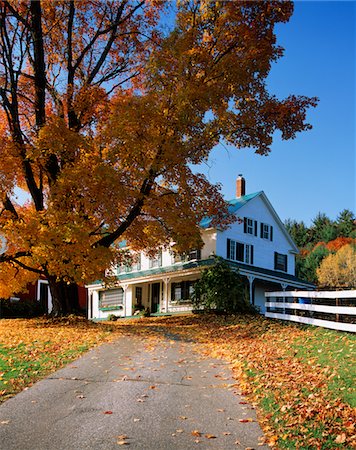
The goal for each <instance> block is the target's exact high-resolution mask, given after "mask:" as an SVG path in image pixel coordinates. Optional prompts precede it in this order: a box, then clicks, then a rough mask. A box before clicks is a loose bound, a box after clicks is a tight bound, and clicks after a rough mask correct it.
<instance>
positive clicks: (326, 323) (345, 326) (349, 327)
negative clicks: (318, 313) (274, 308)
mask: <svg viewBox="0 0 356 450" xmlns="http://www.w3.org/2000/svg"><path fill="white" fill-rule="evenodd" d="M265 316H266V317H268V318H270V319H281V320H290V321H291V322H299V323H305V324H308V325H315V326H318V327H324V328H330V329H332V330H339V331H350V332H352V333H356V325H355V324H353V323H343V322H332V321H330V320H321V319H313V318H311V317H302V316H294V315H289V314H278V313H271V312H266V313H265Z"/></svg>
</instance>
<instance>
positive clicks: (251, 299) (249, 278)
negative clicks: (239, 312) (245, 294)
mask: <svg viewBox="0 0 356 450" xmlns="http://www.w3.org/2000/svg"><path fill="white" fill-rule="evenodd" d="M255 278H256V277H254V276H253V275H248V277H247V279H248V282H249V288H250V289H249V291H250V303H251V305H254V303H255V302H254V301H253V282H254V280H255Z"/></svg>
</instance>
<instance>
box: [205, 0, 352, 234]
mask: <svg viewBox="0 0 356 450" xmlns="http://www.w3.org/2000/svg"><path fill="white" fill-rule="evenodd" d="M355 6H356V3H354V2H351V1H350V2H324V1H316V2H311V1H304V2H299V1H298V2H295V5H294V14H293V16H292V18H291V20H290V21H289V22H288V23H287V24H281V25H278V28H277V30H276V31H277V42H278V43H279V44H280V45H282V46H283V47H284V48H285V55H284V57H283V58H281V59H280V60H279V61H278V62H277V63H276V64H275V65H274V66H273V68H272V71H271V73H270V76H269V86H270V91H271V92H272V93H274V94H276V95H277V96H278V97H280V98H284V97H287V96H288V95H289V94H298V95H307V96H316V97H319V105H318V106H317V107H316V108H315V109H311V110H310V113H309V114H308V120H309V122H310V123H311V124H312V125H313V129H312V130H311V131H307V132H304V133H300V134H298V135H297V138H296V139H294V140H291V141H282V140H280V139H279V138H278V136H276V139H275V141H274V143H273V145H272V152H271V153H270V155H269V156H267V157H264V156H260V155H256V154H255V153H253V151H252V150H248V149H245V150H236V149H234V148H226V147H222V146H219V147H218V148H217V149H215V150H214V151H213V153H212V155H211V158H210V161H209V166H210V167H209V168H208V167H206V168H205V170H204V172H205V173H206V175H207V176H208V179H209V180H210V181H211V182H214V183H217V182H220V183H221V184H222V186H223V188H222V192H223V194H224V197H225V198H226V199H231V198H233V197H234V196H235V179H236V177H237V175H238V174H239V173H242V174H243V175H244V177H245V178H246V190H247V193H252V192H255V191H259V190H263V191H264V192H265V193H266V195H267V196H268V198H269V200H270V201H271V203H272V205H273V206H274V208H275V209H276V211H277V213H278V215H279V216H280V218H281V219H282V220H285V219H287V218H293V219H296V220H303V221H304V222H305V223H306V224H307V225H310V222H311V220H312V219H313V218H314V217H315V216H316V214H317V213H318V212H319V211H321V212H324V213H326V214H327V215H328V216H329V217H330V218H332V219H335V218H336V217H337V215H338V213H339V212H340V211H341V210H342V209H344V208H347V209H351V210H353V211H355V172H356V164H355V126H356V120H355V119H356V117H355V101H356V99H355V87H356V86H355V56H356V54H355V39H356V35H355V24H356V17H355V9H356V8H355Z"/></svg>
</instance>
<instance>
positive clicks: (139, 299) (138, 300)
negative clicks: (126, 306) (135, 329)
mask: <svg viewBox="0 0 356 450" xmlns="http://www.w3.org/2000/svg"><path fill="white" fill-rule="evenodd" d="M135 304H136V305H142V287H141V286H136V288H135Z"/></svg>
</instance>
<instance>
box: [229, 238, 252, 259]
mask: <svg viewBox="0 0 356 450" xmlns="http://www.w3.org/2000/svg"><path fill="white" fill-rule="evenodd" d="M226 255H227V259H230V260H232V261H240V262H244V263H246V264H253V245H249V244H243V243H242V242H237V241H234V240H233V239H228V240H227V252H226Z"/></svg>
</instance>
